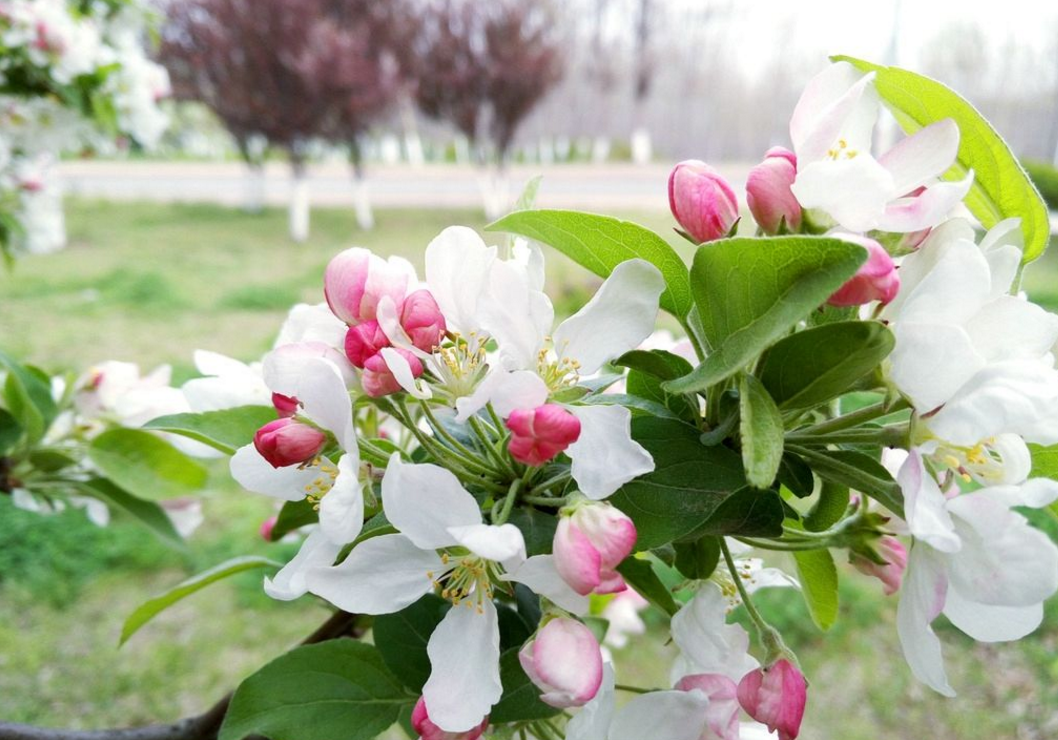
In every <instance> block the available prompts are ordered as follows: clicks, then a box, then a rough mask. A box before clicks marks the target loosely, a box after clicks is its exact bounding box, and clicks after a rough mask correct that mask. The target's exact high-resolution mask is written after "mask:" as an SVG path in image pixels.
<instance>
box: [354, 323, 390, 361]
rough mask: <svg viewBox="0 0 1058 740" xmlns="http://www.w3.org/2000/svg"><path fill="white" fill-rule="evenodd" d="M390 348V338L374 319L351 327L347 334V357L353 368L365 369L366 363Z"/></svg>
mask: <svg viewBox="0 0 1058 740" xmlns="http://www.w3.org/2000/svg"><path fill="white" fill-rule="evenodd" d="M388 346H389V337H387V336H386V334H385V332H383V331H382V328H381V327H380V326H379V325H378V322H377V321H375V320H374V319H372V320H371V321H365V322H364V323H362V324H357V325H356V326H350V327H349V331H348V332H346V334H345V356H346V357H348V358H349V362H351V363H353V367H359V368H363V367H364V363H366V362H367V361H368V360H369V359H370V358H371V357H373V356H374V355H377V354H378V353H379V352H380V351H381V350H382V348H383V347H388Z"/></svg>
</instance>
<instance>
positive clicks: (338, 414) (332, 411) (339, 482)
mask: <svg viewBox="0 0 1058 740" xmlns="http://www.w3.org/2000/svg"><path fill="white" fill-rule="evenodd" d="M312 350H313V347H312V345H311V344H302V345H287V346H286V347H283V348H281V349H280V350H276V351H273V352H272V353H271V354H270V355H269V356H268V357H267V358H266V359H265V379H266V381H267V383H268V386H269V388H270V389H271V390H273V391H275V392H276V393H281V394H283V395H285V396H289V397H291V398H296V399H297V400H298V402H299V403H300V405H301V410H300V411H299V415H300V416H303V417H304V418H305V419H306V420H308V421H309V422H311V423H313V424H315V425H316V426H318V427H319V428H320V429H322V430H325V431H327V432H330V433H331V434H332V435H333V436H334V439H335V440H336V441H337V444H338V448H339V450H340V451H341V454H340V456H339V457H338V459H337V461H331V460H330V459H328V458H327V457H325V456H322V455H321V456H319V457H316V458H315V459H313V460H311V461H309V462H308V463H305V464H301V465H289V466H286V467H279V468H277V467H274V466H273V465H272V464H271V463H270V462H269V461H268V460H266V459H265V458H264V457H263V456H262V455H261V453H260V452H258V450H257V448H256V447H255V446H254V445H253V444H249V445H246V446H245V447H242V448H240V449H239V450H238V451H237V452H236V453H235V455H234V456H233V457H232V459H231V474H232V477H233V478H235V480H237V481H238V482H239V483H240V484H241V485H242V486H243V487H244V488H246V489H247V490H250V491H253V492H255V493H261V494H264V495H266V496H271V497H273V498H276V499H280V500H282V501H300V500H302V499H305V498H306V497H307V498H309V499H311V500H312V501H313V502H316V503H317V504H318V506H319V512H320V529H319V530H318V531H316V532H314V533H313V534H311V535H309V537H308V538H307V539H306V540H305V543H304V544H303V545H302V548H301V551H300V552H299V553H298V555H297V557H295V558H294V559H293V560H292V561H291V562H290V563H288V564H287V566H286V567H285V568H283V569H282V570H281V571H280V572H279V573H278V574H277V575H276V578H275V579H273V580H271V581H266V582H265V590H266V591H267V592H268V594H269V595H270V596H272V597H273V598H276V599H282V600H290V599H295V598H297V597H299V596H302V595H303V594H304V593H305V592H306V586H305V580H304V577H305V572H306V570H307V569H308V568H311V567H315V566H323V565H330V564H331V563H333V562H334V559H335V558H336V557H337V555H338V552H339V551H340V550H341V548H342V546H344V545H345V544H346V543H348V542H352V541H353V540H354V539H356V536H357V535H358V534H360V530H361V528H362V526H363V519H364V498H363V490H362V488H361V483H360V480H359V474H360V451H359V447H358V445H357V439H356V433H355V431H354V429H353V414H352V402H351V400H350V398H349V391H348V389H347V387H346V382H345V380H344V379H343V375H342V371H341V370H340V369H339V368H338V367H337V366H335V365H334V364H333V363H332V362H331V361H330V360H328V359H325V356H326V355H327V348H326V347H325V346H323V345H320V346H319V347H317V348H316V350H318V352H313V351H312Z"/></svg>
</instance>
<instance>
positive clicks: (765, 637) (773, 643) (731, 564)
mask: <svg viewBox="0 0 1058 740" xmlns="http://www.w3.org/2000/svg"><path fill="white" fill-rule="evenodd" d="M720 552H721V553H723V555H724V562H725V563H727V569H728V571H729V572H730V573H731V579H732V580H733V581H734V582H735V588H737V589H738V593H739V596H741V597H742V604H743V605H744V606H745V607H746V613H747V614H749V618H750V619H751V620H752V621H753V624H754V626H755V627H756V628H757V637H758V638H759V639H760V642H761V645H762V646H763V647H764V650H765V652H766V653H767V656H766V659H765V661H766V662H765V665H771V664H772V663H774V662H775V660H776V659H777V658H778V656H780V655H783V654H784V653H787V652H789V651H788V650H787V648H786V645H785V644H784V643H783V641H782V636H781V635H780V634H779V632H778V631H777V630H776V629H775V628H774V627H772V626H771V625H770V624H768V623H767V622H766V621H764V617H762V616H761V615H760V612H758V611H757V607H755V606H754V605H753V602H752V601H750V599H749V592H747V591H746V587H745V586H744V585H743V584H742V579H741V578H740V577H739V574H738V569H737V568H736V567H735V559H734V558H732V557H731V551H730V550H729V549H728V547H727V542H726V541H725V540H724V538H723V537H721V538H720Z"/></svg>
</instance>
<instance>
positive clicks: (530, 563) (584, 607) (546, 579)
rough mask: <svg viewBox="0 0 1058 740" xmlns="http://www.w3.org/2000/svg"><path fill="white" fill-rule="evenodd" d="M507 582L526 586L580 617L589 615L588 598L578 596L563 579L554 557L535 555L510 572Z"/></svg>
mask: <svg viewBox="0 0 1058 740" xmlns="http://www.w3.org/2000/svg"><path fill="white" fill-rule="evenodd" d="M507 580H509V581H515V582H516V583H522V584H525V585H526V586H528V587H529V588H530V589H532V590H533V591H534V592H535V593H537V594H539V595H541V596H543V597H545V598H547V599H550V600H551V601H553V602H554V603H555V604H557V605H558V606H559V607H560V608H562V609H565V610H566V611H568V612H570V613H571V614H575V615H576V616H578V617H579V616H584V615H585V614H587V613H588V608H589V602H588V597H587V596H581V595H580V594H578V593H577V592H576V591H574V590H573V589H572V588H570V586H569V584H568V583H566V582H565V581H564V580H563V579H562V576H560V575H559V574H558V570H557V569H556V568H555V556H554V555H534V556H533V557H531V558H529V559H528V560H526V561H525V562H524V563H522V564H521V565H519V566H518V567H517V568H515V569H514V570H512V571H511V572H509V573H508V574H507Z"/></svg>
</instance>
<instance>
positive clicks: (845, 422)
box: [795, 399, 908, 436]
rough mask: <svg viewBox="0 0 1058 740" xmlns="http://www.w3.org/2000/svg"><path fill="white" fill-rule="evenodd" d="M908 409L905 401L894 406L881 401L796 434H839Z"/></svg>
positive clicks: (800, 430) (900, 401)
mask: <svg viewBox="0 0 1058 740" xmlns="http://www.w3.org/2000/svg"><path fill="white" fill-rule="evenodd" d="M907 407H908V405H907V402H906V401H904V400H903V399H900V400H898V401H897V402H896V403H894V404H893V405H892V406H887V405H886V403H885V401H880V402H878V403H876V404H874V405H872V406H865V407H863V408H862V409H858V410H856V411H853V412H851V413H848V414H845V415H844V416H838V417H836V418H834V419H829V420H828V421H824V422H820V423H819V424H816V425H815V426H811V427H806V428H805V429H798V430H796V432H795V433H797V434H803V435H813V436H814V435H820V434H828V433H830V432H838V431H841V430H843V429H850V428H851V427H856V426H859V425H860V424H863V423H865V422H868V421H874V420H875V419H878V418H880V417H883V416H888V415H889V414H891V413H893V412H895V411H900V410H902V409H905V408H907Z"/></svg>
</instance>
